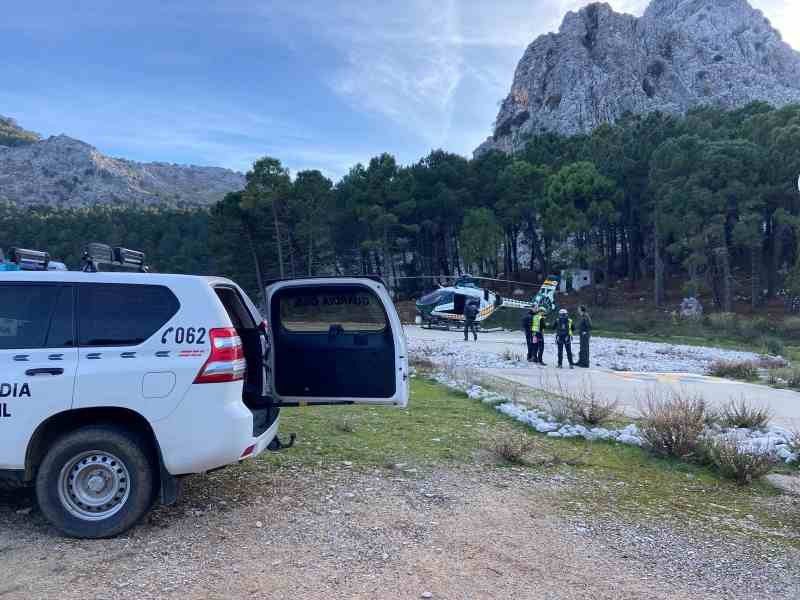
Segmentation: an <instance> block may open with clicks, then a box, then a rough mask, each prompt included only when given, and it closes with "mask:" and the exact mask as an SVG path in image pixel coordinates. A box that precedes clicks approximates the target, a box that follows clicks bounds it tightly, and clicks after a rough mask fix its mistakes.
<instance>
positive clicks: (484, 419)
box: [264, 380, 514, 467]
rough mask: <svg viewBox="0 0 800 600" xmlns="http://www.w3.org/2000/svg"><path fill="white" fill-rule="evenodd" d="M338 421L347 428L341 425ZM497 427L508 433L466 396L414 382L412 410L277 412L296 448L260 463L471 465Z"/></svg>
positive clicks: (491, 412)
mask: <svg viewBox="0 0 800 600" xmlns="http://www.w3.org/2000/svg"><path fill="white" fill-rule="evenodd" d="M342 419H347V421H348V426H347V427H344V428H343V427H342V426H341V423H342ZM497 428H500V429H504V430H506V431H512V430H513V429H514V428H513V426H512V425H511V424H510V422H509V421H508V420H507V419H505V418H504V417H503V416H502V415H500V413H498V412H496V411H494V410H491V409H490V408H487V407H485V406H483V405H482V404H481V403H480V402H472V401H469V400H468V399H467V397H466V396H465V395H464V394H459V393H454V392H450V391H447V390H446V389H444V388H442V387H441V386H438V385H435V384H433V383H429V382H426V381H420V380H415V381H414V383H413V385H412V399H411V407H410V408H409V409H408V410H399V409H396V408H391V407H383V406H376V407H370V406H350V407H337V408H330V407H305V408H296V409H286V410H284V411H283V412H282V413H281V430H282V431H284V432H290V431H296V432H297V434H298V440H297V444H296V446H295V448H293V449H292V450H291V451H289V452H285V453H283V454H280V455H267V456H266V457H265V459H264V460H269V461H271V462H275V463H281V464H286V463H287V462H288V463H289V464H315V463H323V464H328V463H331V462H336V463H339V464H341V463H342V462H343V461H347V462H351V463H353V464H354V465H358V466H386V465H392V464H395V463H401V464H408V465H413V466H427V467H432V466H434V465H441V464H442V463H451V464H455V463H464V462H471V461H472V460H473V459H474V454H475V452H477V451H478V450H479V449H480V447H481V444H482V442H483V440H484V439H485V438H486V436H487V435H488V434H489V433H490V432H492V431H494V430H495V429H497Z"/></svg>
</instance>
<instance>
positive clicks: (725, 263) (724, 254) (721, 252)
mask: <svg viewBox="0 0 800 600" xmlns="http://www.w3.org/2000/svg"><path fill="white" fill-rule="evenodd" d="M717 257H718V258H719V267H720V270H721V271H722V310H723V311H724V312H727V313H729V312H733V277H732V275H731V262H730V254H729V253H728V247H727V246H723V247H722V248H719V249H717Z"/></svg>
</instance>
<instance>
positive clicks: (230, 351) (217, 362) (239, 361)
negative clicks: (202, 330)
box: [194, 328, 247, 383]
mask: <svg viewBox="0 0 800 600" xmlns="http://www.w3.org/2000/svg"><path fill="white" fill-rule="evenodd" d="M208 338H209V340H210V341H211V354H210V355H209V357H208V360H206V362H205V364H204V365H203V368H202V369H200V372H199V373H198V374H197V377H196V378H195V380H194V382H195V383H224V382H228V381H238V380H240V379H244V373H245V369H246V367H247V363H246V361H245V359H244V348H243V347H242V339H241V338H240V337H239V334H238V333H236V330H235V329H233V328H220V329H212V330H211V331H209V332H208Z"/></svg>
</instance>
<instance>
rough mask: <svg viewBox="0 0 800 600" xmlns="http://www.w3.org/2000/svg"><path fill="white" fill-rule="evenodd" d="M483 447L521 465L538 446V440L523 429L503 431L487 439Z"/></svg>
mask: <svg viewBox="0 0 800 600" xmlns="http://www.w3.org/2000/svg"><path fill="white" fill-rule="evenodd" d="M483 447H484V448H485V449H486V450H488V451H489V452H491V453H492V454H493V455H494V456H496V457H497V458H499V459H501V460H503V461H505V462H507V463H509V464H513V465H521V464H525V457H526V456H527V455H528V454H530V452H531V451H533V449H534V448H535V447H536V440H535V439H534V438H533V437H531V436H529V435H528V434H526V433H524V432H521V431H501V432H499V433H496V434H495V435H494V436H492V437H491V438H489V439H487V440H486V441H485V442H484V443H483Z"/></svg>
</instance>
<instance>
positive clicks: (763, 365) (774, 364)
mask: <svg viewBox="0 0 800 600" xmlns="http://www.w3.org/2000/svg"><path fill="white" fill-rule="evenodd" d="M756 366H757V367H758V368H759V369H768V370H771V369H783V368H784V367H787V366H789V363H787V362H786V360H785V359H783V358H781V357H780V356H760V357H759V358H758V361H756Z"/></svg>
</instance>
